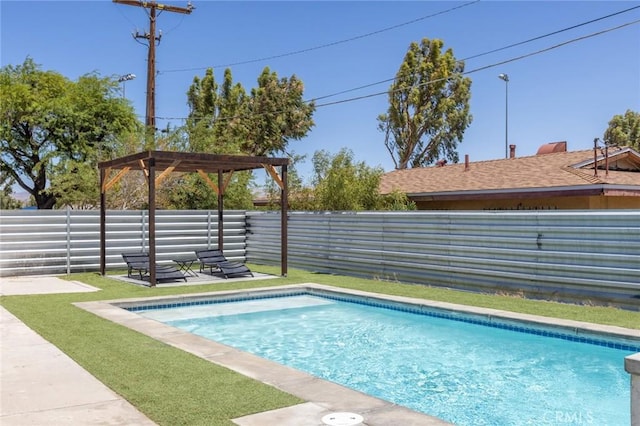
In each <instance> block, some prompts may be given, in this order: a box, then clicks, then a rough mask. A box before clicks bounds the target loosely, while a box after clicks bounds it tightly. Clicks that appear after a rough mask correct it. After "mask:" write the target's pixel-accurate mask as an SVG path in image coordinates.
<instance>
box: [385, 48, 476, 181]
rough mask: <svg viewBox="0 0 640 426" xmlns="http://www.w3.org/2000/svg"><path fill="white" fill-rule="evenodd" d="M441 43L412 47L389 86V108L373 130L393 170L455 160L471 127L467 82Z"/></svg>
mask: <svg viewBox="0 0 640 426" xmlns="http://www.w3.org/2000/svg"><path fill="white" fill-rule="evenodd" d="M442 47H443V42H442V40H438V39H434V40H429V39H427V38H424V39H422V41H421V43H420V44H418V43H416V42H413V43H411V45H410V46H409V50H408V51H407V53H406V55H405V57H404V61H403V62H402V64H401V65H400V69H399V70H398V72H397V74H396V78H395V80H394V82H393V84H392V85H391V87H390V88H389V108H388V109H387V113H386V114H381V115H380V116H378V129H379V130H380V131H382V132H383V133H384V134H385V146H386V147H387V150H388V151H389V153H390V154H391V158H392V159H393V162H394V164H395V167H396V169H406V168H409V167H423V166H426V165H428V164H431V163H433V162H434V161H436V160H437V159H438V158H441V157H445V158H447V159H448V160H450V161H452V162H454V163H455V162H458V152H457V151H456V149H457V145H458V143H459V142H461V141H462V136H463V134H464V131H465V130H466V128H467V127H469V125H470V124H471V120H472V117H471V114H470V113H469V99H470V97H471V94H470V87H471V80H470V79H469V78H466V77H464V76H463V74H462V73H463V72H464V63H462V62H460V61H457V60H456V59H455V57H454V55H453V51H452V50H451V49H447V51H446V52H444V53H443V52H442Z"/></svg>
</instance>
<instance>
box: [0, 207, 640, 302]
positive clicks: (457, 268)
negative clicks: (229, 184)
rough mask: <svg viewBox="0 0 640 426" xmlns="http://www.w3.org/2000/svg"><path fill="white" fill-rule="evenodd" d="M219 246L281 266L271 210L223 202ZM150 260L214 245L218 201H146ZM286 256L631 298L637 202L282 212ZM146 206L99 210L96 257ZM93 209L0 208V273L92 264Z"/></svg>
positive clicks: (373, 273) (114, 244) (139, 238)
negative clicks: (615, 206) (625, 206)
mask: <svg viewBox="0 0 640 426" xmlns="http://www.w3.org/2000/svg"><path fill="white" fill-rule="evenodd" d="M224 224H225V225H224V236H225V239H224V244H225V254H226V255H227V257H230V258H232V259H236V260H241V261H245V260H246V261H248V262H252V263H257V264H268V265H279V264H280V214H279V213H277V212H244V211H227V212H225V214H224ZM156 228H157V232H156V241H157V242H156V244H157V256H158V260H159V261H160V262H169V261H170V260H171V258H172V257H175V256H176V255H185V254H192V253H193V250H195V249H197V248H204V247H215V246H216V243H217V211H157V212H156ZM288 234H289V241H288V246H289V266H291V267H294V268H300V269H306V270H311V271H318V272H325V273H337V274H345V275H355V276H363V277H374V278H378V279H380V280H394V281H395V280H397V281H405V282H413V283H420V284H429V285H437V286H447V287H455V288H466V289H473V290H486V291H501V290H507V291H519V292H522V293H523V294H527V295H529V296H539V297H544V298H552V299H553V298H556V299H558V300H563V299H565V296H566V295H570V297H566V299H573V298H575V297H576V296H581V297H583V298H585V299H589V300H593V301H594V303H609V302H611V303H615V304H618V305H620V304H623V305H627V306H637V307H640V212H637V211H630V210H627V211H533V212H531V211H526V212H525V211H522V212H519V211H509V212H506V211H504V212H502V211H492V212H451V211H441V212H440V211H439V212H426V211H423V212H362V213H345V212H342V213H341V212H331V213H330V212H327V213H324V212H322V213H303V212H291V213H290V214H289V231H288ZM147 241H148V212H146V211H109V212H107V267H109V268H114V267H119V268H121V267H124V263H123V261H122V258H121V255H120V254H121V253H122V252H126V251H139V250H144V249H146V248H147ZM99 242H100V241H99V212H97V211H76V210H68V211H64V210H63V211H60V210H53V211H8V210H4V211H0V276H9V275H21V274H39V273H43V274H44V273H68V272H79V271H97V270H98V264H99Z"/></svg>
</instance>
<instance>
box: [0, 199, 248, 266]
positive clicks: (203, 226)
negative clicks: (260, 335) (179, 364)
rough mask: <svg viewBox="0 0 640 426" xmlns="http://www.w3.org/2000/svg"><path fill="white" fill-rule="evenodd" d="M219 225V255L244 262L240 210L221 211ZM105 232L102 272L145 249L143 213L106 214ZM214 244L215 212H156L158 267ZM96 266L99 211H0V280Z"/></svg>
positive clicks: (146, 222) (145, 216)
mask: <svg viewBox="0 0 640 426" xmlns="http://www.w3.org/2000/svg"><path fill="white" fill-rule="evenodd" d="M223 221H224V249H225V255H226V256H227V257H228V258H230V259H232V260H239V261H242V262H244V261H245V248H246V231H245V230H246V223H245V222H246V218H245V212H244V211H226V212H224V217H223ZM106 234H107V240H106V264H107V268H124V267H126V265H125V263H124V261H123V260H122V255H121V254H122V253H123V252H132V251H143V250H147V249H148V239H149V213H148V211H146V210H143V211H140V210H124V211H120V210H118V211H111V210H110V211H107V213H106ZM217 243H218V212H217V210H216V211H207V210H171V211H165V210H158V211H156V256H157V260H158V262H159V263H168V262H170V261H171V258H172V257H175V256H176V255H187V254H194V250H196V249H200V248H207V247H216V246H217ZM99 265H100V212H99V211H95V210H39V211H31V210H2V211H0V276H11V275H25V274H60V273H71V272H84V271H96V270H98V269H99Z"/></svg>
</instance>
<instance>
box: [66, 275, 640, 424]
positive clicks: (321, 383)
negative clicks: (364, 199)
mask: <svg viewBox="0 0 640 426" xmlns="http://www.w3.org/2000/svg"><path fill="white" fill-rule="evenodd" d="M313 290H320V291H327V292H332V293H338V294H343V295H345V296H359V297H365V298H370V299H376V300H380V299H382V300H384V301H385V302H392V303H408V304H413V305H419V306H424V307H425V308H435V309H442V310H446V311H453V312H458V313H463V314H471V315H481V316H485V317H487V318H496V319H500V320H511V321H518V322H522V321H524V322H528V323H534V324H537V325H541V326H548V327H560V328H563V329H565V330H567V331H570V332H574V333H579V332H581V331H584V332H588V333H592V334H596V335H607V336H615V337H621V338H627V339H633V340H636V339H637V340H639V341H640V330H634V329H627V328H623V327H618V326H610V325H601V324H594V323H587V322H581V321H575V320H566V319H556V318H550V317H542V316H538V315H532V314H521V313H514V312H509V311H503V310H497V309H491V308H481V307H474V306H467V305H458V304H453V303H448V302H439V301H431V300H427V299H418V298H411V297H405V296H393V295H387V294H383V293H372V292H366V291H361V290H352V289H348V288H342V287H332V286H327V285H322V284H316V283H303V284H294V285H286V286H275V287H260V288H254V289H242V290H226V291H214V292H206V293H193V294H184V295H174V296H154V297H144V298H129V299H117V300H104V301H93V302H77V303H74V305H75V306H77V307H79V308H82V309H84V310H86V311H88V312H91V313H93V314H95V315H97V316H99V317H101V318H104V319H108V320H110V321H112V322H114V323H117V324H120V325H123V326H125V327H127V328H130V329H132V330H135V331H138V332H140V333H142V334H145V335H147V336H149V337H152V338H154V339H156V340H159V341H161V342H163V343H166V344H168V345H170V346H173V347H176V348H179V349H182V350H184V351H186V352H189V353H191V354H193V355H196V356H198V357H200V358H203V359H205V360H207V361H210V362H213V363H215V364H217V365H220V366H223V367H226V368H229V369H231V370H233V371H236V372H238V373H240V374H243V375H245V376H247V377H251V378H253V379H256V380H259V381H261V382H263V383H266V384H268V385H270V386H273V387H275V388H277V389H280V390H282V391H284V392H287V393H289V394H292V395H294V396H297V397H299V398H301V399H303V400H305V401H308V403H312V404H314V407H315V410H309V409H308V405H307V404H301V407H300V410H299V413H301V414H302V413H304V412H306V413H308V415H309V416H310V417H312V418H307V419H301V418H297V419H296V420H297V421H302V420H304V421H306V422H308V421H312V420H313V421H315V423H305V424H317V425H321V424H322V423H321V421H320V418H321V417H322V416H323V415H326V414H329V413H332V412H344V411H347V412H354V413H358V414H360V415H362V416H364V418H365V422H364V423H363V424H365V425H369V426H387V425H394V424H398V422H399V421H400V422H401V424H403V425H407V426H411V425H425V426H427V425H446V424H450V423H447V422H446V421H444V420H441V419H438V418H436V417H433V416H429V415H426V414H423V413H419V412H416V411H413V410H411V409H408V408H406V407H401V406H398V405H395V404H393V403H390V402H388V401H385V400H382V399H379V398H375V397H372V396H370V395H366V394H364V393H362V392H359V391H355V390H352V389H350V388H347V387H345V386H342V385H339V384H336V383H333V382H330V381H327V380H323V379H320V378H318V377H315V376H313V375H311V374H308V373H305V372H302V371H300V370H296V369H294V368H292V367H287V366H284V365H281V364H278V363H276V362H273V361H269V360H267V359H264V358H261V357H258V356H256V355H253V354H250V353H247V352H243V351H240V350H238V349H235V348H233V347H230V346H227V345H224V344H221V343H218V342H214V341H212V340H208V339H205V338H203V337H200V336H196V335H193V334H191V333H188V332H186V331H182V330H179V329H177V328H175V327H172V326H170V325H167V324H163V323H161V322H158V321H156V320H153V319H149V318H145V317H142V316H140V315H138V314H137V313H135V312H132V311H128V310H126V309H125V308H127V307H135V306H140V305H147V304H150V303H161V302H165V303H187V302H192V301H198V300H205V299H210V298H212V297H215V298H225V297H228V298H233V297H236V296H238V295H247V297H255V296H264V295H268V294H281V293H282V292H286V291H291V292H304V291H313ZM637 355H640V354H635V355H632V356H630V357H627V358H626V359H625V365H626V364H627V363H628V362H629V363H630V362H632V361H635V359H636V357H637ZM629 358H631V359H632V360H629ZM634 364H635V362H634ZM303 406H304V407H305V409H302V407H303ZM294 407H296V406H294ZM294 407H290V408H294ZM285 410H286V409H285ZM275 411H276V412H275V413H271V415H275V416H282V413H278V410H275ZM259 415H260V414H257V415H253V416H250V417H254V416H259ZM264 415H265V416H268V415H270V413H265V414H264ZM292 415H293V414H292ZM278 418H280V417H278ZM237 420H238V422H236V424H240V425H253V424H256V425H257V424H269V423H268V421H267V417H263V418H262V419H261V420H257V419H253V420H252V419H245V420H242V419H237ZM254 420H255V423H254V422H253V421H254Z"/></svg>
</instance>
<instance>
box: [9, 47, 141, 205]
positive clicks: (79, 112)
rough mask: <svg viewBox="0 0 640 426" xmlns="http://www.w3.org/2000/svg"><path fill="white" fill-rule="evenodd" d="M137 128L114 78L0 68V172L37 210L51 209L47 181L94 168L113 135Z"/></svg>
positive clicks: (30, 65)
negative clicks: (71, 171) (83, 167)
mask: <svg viewBox="0 0 640 426" xmlns="http://www.w3.org/2000/svg"><path fill="white" fill-rule="evenodd" d="M138 124H139V123H138V122H137V120H136V117H135V114H134V111H133V108H132V107H131V105H129V104H128V103H127V102H126V101H125V100H123V99H122V98H121V97H120V96H119V94H118V83H117V81H115V79H110V78H101V77H99V76H97V75H90V74H87V75H84V76H82V77H80V78H79V79H78V80H77V81H76V82H73V81H70V80H68V79H67V78H65V77H63V76H62V75H60V74H58V73H56V72H53V71H42V70H41V69H40V66H38V65H36V64H35V63H34V62H33V60H32V59H31V58H27V59H26V60H25V61H24V63H23V64H22V65H18V66H12V65H8V66H5V67H2V69H1V70H0V148H1V150H0V151H1V152H0V170H1V171H3V172H5V173H8V174H9V175H10V176H11V177H12V178H13V179H15V181H16V182H17V184H18V185H19V186H20V187H22V188H23V189H24V190H25V191H27V192H28V193H29V194H31V195H32V196H33V198H34V199H35V202H36V205H37V207H38V208H39V209H50V208H53V207H54V206H55V204H56V190H55V188H52V187H50V184H51V177H52V176H55V174H56V173H62V174H64V173H67V172H68V171H69V170H66V169H65V168H64V167H63V165H65V164H69V165H70V166H71V167H76V165H77V163H84V162H89V163H93V164H94V166H95V162H96V160H97V155H98V152H102V153H103V154H104V153H107V152H110V151H112V150H114V149H115V146H116V145H117V144H118V135H119V134H120V133H122V132H125V131H133V130H134V129H135V127H136V126H137V125H138ZM67 160H70V162H69V163H67ZM56 165H57V166H58V167H54V166H56ZM96 185H97V182H96Z"/></svg>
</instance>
